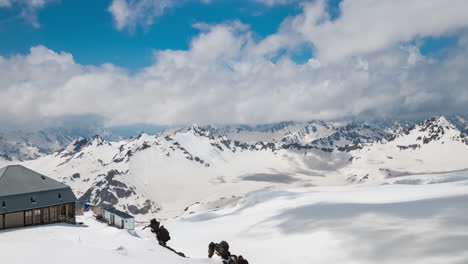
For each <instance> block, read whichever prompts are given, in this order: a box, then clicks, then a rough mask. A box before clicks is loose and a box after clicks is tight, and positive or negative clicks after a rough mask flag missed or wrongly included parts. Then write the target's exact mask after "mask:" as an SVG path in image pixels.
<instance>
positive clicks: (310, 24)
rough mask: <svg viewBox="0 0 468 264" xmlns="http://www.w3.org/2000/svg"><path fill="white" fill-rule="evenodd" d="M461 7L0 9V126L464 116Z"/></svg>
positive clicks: (320, 4) (465, 57)
mask: <svg viewBox="0 0 468 264" xmlns="http://www.w3.org/2000/svg"><path fill="white" fill-rule="evenodd" d="M466 10H468V2H467V1H465V0H453V1H451V2H450V4H447V2H446V1H445V0H433V1H431V2H430V3H427V2H426V1H425V0H382V1H375V0H180V1H172V0H99V1H95V0H81V1H72V0H69V1H68V0H61V1H60V0H34V1H33V0H0V92H1V94H2V97H3V98H4V100H9V101H11V102H13V103H12V104H11V105H8V106H6V105H5V106H0V114H1V115H0V121H3V122H6V121H8V122H9V123H15V124H12V126H21V124H31V123H34V122H36V123H41V122H42V123H44V122H43V121H41V120H47V122H49V121H50V120H54V119H57V120H63V118H66V117H67V116H73V117H74V118H76V117H79V116H83V117H84V118H88V117H89V116H96V118H98V119H99V120H106V121H105V122H106V123H107V125H112V126H126V125H135V124H139V125H141V124H151V125H158V126H167V125H177V124H191V123H199V124H219V123H227V124H232V123H242V124H259V123H271V122H278V121H284V120H298V121H301V120H302V121H303V120H311V119H340V118H349V117H352V118H359V117H363V116H365V117H366V118H367V117H373V118H389V117H395V118H407V117H408V118H424V117H429V116H431V115H438V114H450V113H454V112H460V113H467V112H468V106H467V104H466V101H468V89H467V87H466V83H467V82H468V77H467V75H466V72H468V15H467V13H466Z"/></svg>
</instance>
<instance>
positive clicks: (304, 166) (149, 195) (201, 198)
mask: <svg viewBox="0 0 468 264" xmlns="http://www.w3.org/2000/svg"><path fill="white" fill-rule="evenodd" d="M466 124H467V122H466V119H464V118H463V117H461V116H459V115H457V116H451V117H450V118H445V117H443V116H440V117H434V118H432V119H429V120H425V121H423V122H420V123H418V124H413V123H411V122H406V121H398V122H396V121H392V122H384V121H372V122H348V123H344V122H323V121H311V122H305V123H300V122H282V123H278V124H272V125H262V126H254V127H251V126H222V127H214V126H205V127H199V126H196V125H192V126H189V127H184V128H172V129H168V130H165V131H163V132H161V133H158V134H156V135H148V134H144V133H143V134H140V135H138V136H136V137H133V138H129V139H123V140H117V141H112V140H107V139H106V138H105V137H104V136H101V135H97V136H93V137H89V138H85V137H78V138H75V139H71V137H68V136H67V137H65V136H64V135H62V134H60V133H55V134H49V135H43V136H42V137H38V141H34V142H42V141H41V140H39V139H43V140H45V142H49V143H50V145H46V146H49V147H48V148H41V149H42V150H47V151H44V152H41V151H40V149H39V148H38V147H36V146H34V145H33V144H32V142H33V141H32V140H31V139H33V138H34V139H35V137H33V136H30V137H29V138H25V139H26V140H27V142H28V143H29V144H30V145H28V144H26V145H25V146H28V147H25V148H24V149H23V150H31V149H32V150H34V151H31V152H27V151H24V152H10V153H16V154H15V155H18V153H21V154H23V153H25V154H27V153H28V155H24V156H23V157H27V158H28V160H27V161H24V162H21V163H22V164H23V165H25V166H27V167H29V168H31V169H34V170H37V171H39V172H41V173H44V174H45V175H48V176H51V177H53V178H55V179H57V180H59V181H61V182H64V183H66V184H68V185H70V186H71V187H72V188H73V190H74V191H75V193H76V194H77V196H78V197H79V201H80V203H85V202H90V203H93V204H105V205H110V206H115V207H117V208H119V209H122V210H124V211H127V212H130V213H132V214H135V215H138V216H139V217H146V216H150V215H153V214H156V213H157V214H158V215H159V216H160V217H171V216H175V215H179V214H181V213H183V210H184V208H186V207H187V206H190V205H192V204H193V203H197V202H200V203H202V202H209V201H216V200H219V199H224V198H231V197H239V196H242V195H245V194H246V193H248V192H251V191H255V190H258V189H262V188H274V187H275V186H284V185H288V186H290V187H303V186H323V185H343V184H385V183H387V184H393V183H412V184H420V183H432V182H441V181H450V180H453V179H457V178H460V177H468V176H467V175H468V174H467V173H464V171H465V170H468V158H467V157H468V138H467V136H466V128H467V127H466ZM33 135H34V134H33ZM46 136H47V138H48V140H46V139H45V138H46ZM108 136H109V135H108ZM114 136H115V135H114ZM26 140H25V141H26ZM25 141H23V143H24V142H25ZM67 142H68V143H67ZM18 146H23V145H21V144H19V145H18ZM42 146H44V145H42ZM19 149H21V148H19ZM54 150H55V151H54ZM50 152H52V153H50ZM18 162H19V161H15V160H12V161H11V160H4V161H3V163H5V164H8V163H18Z"/></svg>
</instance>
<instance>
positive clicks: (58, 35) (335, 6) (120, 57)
mask: <svg viewBox="0 0 468 264" xmlns="http://www.w3.org/2000/svg"><path fill="white" fill-rule="evenodd" d="M340 2H341V0H331V1H328V2H327V11H328V12H329V14H330V16H331V17H332V19H336V18H337V17H339V15H340V9H339V3H340ZM110 3H111V1H93V0H82V1H56V2H52V3H50V4H49V5H48V6H47V7H46V8H44V9H42V10H39V11H38V18H37V19H38V23H39V24H40V26H39V27H33V26H32V25H31V24H30V23H29V22H28V21H26V20H24V19H23V18H22V17H21V16H19V14H20V13H21V8H22V7H21V5H15V6H13V7H12V8H8V9H7V8H3V9H2V8H0V17H1V18H2V19H0V21H1V23H0V39H2V43H1V45H0V55H3V56H10V55H12V54H17V53H27V52H28V51H29V49H30V47H32V46H36V45H44V46H46V47H48V48H50V49H53V50H56V51H66V52H69V53H72V54H73V56H74V58H75V60H76V61H77V62H78V63H81V64H93V65H100V64H103V63H112V64H114V65H118V66H120V67H124V68H126V69H128V70H130V71H136V70H138V69H141V68H142V67H146V66H150V65H151V64H152V63H153V56H152V51H153V50H165V49H174V50H187V49H188V48H189V44H190V40H191V39H192V38H193V37H194V36H196V35H197V34H198V33H199V30H198V29H196V28H194V27H193V26H192V25H193V24H194V23H198V22H205V23H210V24H216V23H222V22H224V21H229V20H240V21H241V22H242V23H245V24H247V25H249V26H250V28H251V30H252V31H253V32H254V33H255V34H256V37H257V38H265V37H266V36H268V35H270V34H273V33H275V32H276V31H277V30H278V28H279V26H280V24H281V23H282V22H283V21H284V20H285V19H286V18H287V17H288V16H295V15H297V14H298V13H300V11H301V9H300V5H299V2H296V1H293V2H291V3H289V4H282V5H276V6H268V5H265V4H262V3H259V2H253V1H249V0H236V1H234V0H217V1H213V2H212V3H210V4H206V3H203V2H199V1H191V2H185V3H181V4H180V5H179V6H176V7H174V8H170V9H169V10H167V11H165V13H164V14H163V15H162V16H160V17H157V18H156V21H155V23H154V24H153V25H150V26H144V27H141V26H140V27H137V28H136V29H135V30H131V31H130V30H117V29H116V28H115V27H114V22H113V19H112V14H111V13H110V12H109V11H108V7H109V5H110ZM420 42H421V52H422V53H423V54H424V55H426V54H427V55H436V56H439V55H440V54H439V53H438V52H439V51H440V50H444V49H446V48H447V47H451V46H454V45H455V43H456V36H449V37H430V38H425V39H422V40H421V41H420ZM279 55H281V52H280V53H279ZM291 56H292V58H293V59H294V60H295V61H296V62H298V63H304V62H305V61H307V60H308V59H309V58H310V57H312V56H313V52H312V51H311V49H310V47H308V46H307V45H304V46H303V47H302V48H301V49H300V50H298V51H296V52H294V53H292V54H291Z"/></svg>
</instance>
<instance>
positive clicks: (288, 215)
mask: <svg viewBox="0 0 468 264" xmlns="http://www.w3.org/2000/svg"><path fill="white" fill-rule="evenodd" d="M466 204H468V181H462V182H456V183H445V184H432V185H412V186H410V185H380V186H358V185H353V186H341V187H313V188H302V189H285V190H262V191H258V192H254V193H251V194H249V195H248V196H247V197H246V198H245V199H241V200H237V201H232V203H231V204H228V205H225V206H223V207H221V208H216V207H215V206H213V207H211V208H208V207H206V208H204V210H203V211H201V212H195V213H190V210H189V211H188V212H187V214H186V215H184V216H183V217H181V218H177V219H173V220H171V221H170V222H169V223H167V222H166V223H165V226H166V227H168V229H169V230H171V236H173V237H176V238H177V241H174V246H175V247H177V248H184V249H186V253H187V254H189V255H190V256H194V257H203V256H206V250H207V244H208V241H215V242H219V241H221V240H226V241H228V242H229V243H230V249H231V252H232V253H233V254H238V255H243V256H244V257H246V258H247V259H248V260H249V262H251V263H277V264H289V263H294V264H309V263H316V264H330V263H346V264H375V263H384V264H394V263H414V264H439V263H454V264H455V263H459V264H461V263H468V251H467V250H466V244H467V243H468V214H467V213H466ZM216 206H218V205H216Z"/></svg>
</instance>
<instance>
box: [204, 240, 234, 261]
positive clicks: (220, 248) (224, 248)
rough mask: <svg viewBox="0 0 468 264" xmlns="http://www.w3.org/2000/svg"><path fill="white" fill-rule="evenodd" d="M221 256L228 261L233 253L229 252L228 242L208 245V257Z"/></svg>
mask: <svg viewBox="0 0 468 264" xmlns="http://www.w3.org/2000/svg"><path fill="white" fill-rule="evenodd" d="M215 252H216V255H218V256H220V257H221V258H222V259H228V258H229V256H230V255H231V253H230V252H229V244H228V243H227V242H226V241H221V243H213V242H211V243H210V244H209V245H208V257H209V258H211V257H213V255H214V253H215Z"/></svg>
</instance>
